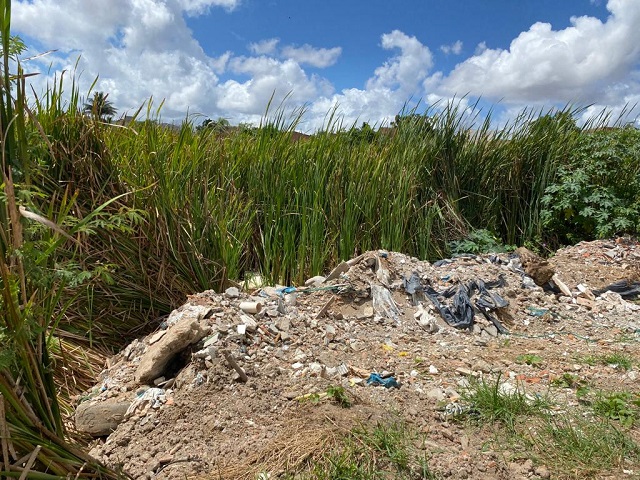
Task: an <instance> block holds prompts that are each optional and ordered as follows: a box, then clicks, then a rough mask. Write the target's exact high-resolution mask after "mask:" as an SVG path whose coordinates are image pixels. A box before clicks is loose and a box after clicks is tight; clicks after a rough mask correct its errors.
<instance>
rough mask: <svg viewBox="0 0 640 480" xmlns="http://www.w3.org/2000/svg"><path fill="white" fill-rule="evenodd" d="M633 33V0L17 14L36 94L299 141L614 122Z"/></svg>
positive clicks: (48, 8)
mask: <svg viewBox="0 0 640 480" xmlns="http://www.w3.org/2000/svg"><path fill="white" fill-rule="evenodd" d="M639 25H640V0H395V1H389V0H387V1H383V0H368V1H366V2H365V1H362V0H360V1H357V0H351V1H349V0H346V1H345V0H340V1H338V0H322V1H316V0H306V1H301V0H14V1H13V3H12V28H13V33H14V34H18V35H20V36H21V37H22V38H23V40H24V41H25V43H26V44H27V45H28V47H29V50H28V52H26V53H25V54H24V57H25V58H27V57H31V56H36V58H33V59H31V60H26V61H25V62H24V65H23V66H24V69H25V71H27V72H40V75H38V76H36V77H31V81H32V84H33V88H34V91H35V92H36V93H37V94H41V93H42V92H43V91H44V90H45V89H46V85H47V83H48V82H49V83H50V82H51V81H52V79H53V78H55V77H56V76H57V77H58V78H59V76H60V75H61V74H62V72H65V73H64V75H65V78H66V79H68V78H69V76H70V75H75V77H76V81H77V82H78V85H79V87H80V94H81V95H83V96H88V94H90V91H89V89H90V87H91V85H92V84H93V82H94V81H95V80H96V78H97V81H96V83H95V85H94V87H93V88H94V91H103V92H105V93H108V95H109V97H108V99H109V100H110V101H112V102H113V104H114V106H115V107H116V108H117V109H118V112H119V114H126V113H132V112H134V111H135V110H137V108H138V107H140V106H141V105H143V104H145V102H148V101H149V99H150V98H153V105H154V106H155V107H157V106H159V105H160V103H161V102H162V101H164V104H163V105H162V109H161V110H160V114H161V116H162V119H163V120H164V121H170V122H171V121H173V122H180V121H182V120H183V119H185V118H186V117H187V115H193V116H194V117H192V118H193V121H194V122H195V123H199V122H200V121H201V120H200V119H204V118H212V119H217V118H220V117H222V118H225V119H227V120H229V121H230V122H231V123H232V124H238V123H241V122H246V123H253V124H258V123H259V122H260V119H261V118H262V117H263V116H264V114H265V112H266V109H267V105H268V104H269V101H270V100H271V105H272V107H271V108H273V107H274V106H278V105H281V104H282V105H284V107H285V109H287V111H290V110H292V109H300V108H304V115H303V122H302V123H301V125H300V128H299V130H303V131H309V132H311V131H314V130H316V129H318V128H323V126H324V127H326V122H327V118H328V117H329V116H330V115H331V113H334V118H338V119H340V121H341V122H342V124H343V125H344V126H346V127H349V126H351V125H354V124H355V125H360V124H361V123H362V122H368V123H369V124H371V125H377V126H380V125H383V124H388V123H390V122H391V121H392V120H393V118H394V117H395V115H396V114H398V113H399V112H401V111H403V109H405V110H406V109H410V108H413V107H415V106H417V108H418V111H422V110H423V109H424V108H427V107H428V106H431V105H435V106H436V107H435V108H441V107H442V106H443V105H446V103H447V102H451V101H454V102H460V104H461V105H462V106H463V107H464V106H467V105H474V104H476V105H478V108H480V109H481V110H482V112H484V113H486V112H488V111H489V110H491V111H492V112H493V113H492V115H493V117H492V118H493V119H494V121H495V122H498V123H500V122H502V123H504V122H506V121H509V120H510V119H512V118H514V117H515V116H516V115H517V113H518V112H520V111H522V110H523V109H524V108H530V109H535V110H539V109H542V110H546V109H548V108H553V107H562V106H565V105H567V104H571V105H574V106H579V107H584V110H583V111H582V112H581V114H580V115H581V117H582V118H583V119H585V118H588V117H589V116H593V115H595V114H596V113H597V112H599V111H601V110H602V109H605V108H606V109H608V110H609V111H611V112H612V115H613V117H615V116H616V115H618V114H619V112H621V111H623V110H624V108H625V106H627V107H631V106H633V105H635V104H636V103H639V104H640V28H639V27H638V26H639ZM44 52H50V53H48V54H47V55H38V54H41V53H44ZM66 85H67V86H68V88H70V86H71V81H66ZM484 113H483V114H484ZM199 115H201V117H200V116H199ZM633 115H634V116H633V117H632V118H630V119H629V120H631V121H633V120H635V121H637V117H635V116H636V115H637V112H636V111H634V112H633ZM638 125H639V126H640V123H638Z"/></svg>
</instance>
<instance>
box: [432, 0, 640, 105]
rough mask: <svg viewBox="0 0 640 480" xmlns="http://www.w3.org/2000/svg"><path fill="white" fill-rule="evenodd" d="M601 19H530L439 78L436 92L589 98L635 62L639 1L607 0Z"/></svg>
mask: <svg viewBox="0 0 640 480" xmlns="http://www.w3.org/2000/svg"><path fill="white" fill-rule="evenodd" d="M607 8H608V9H609V11H610V12H611V15H610V16H609V18H608V19H607V21H606V22H604V23H603V22H601V21H600V20H598V19H596V18H594V17H586V16H584V17H573V18H571V26H570V27H568V28H565V29H563V30H553V29H552V28H551V25H550V24H548V23H535V24H534V25H532V26H531V27H530V28H529V30H527V31H526V32H522V33H521V34H520V35H519V36H518V37H517V38H515V39H514V40H513V41H512V42H511V45H510V47H509V49H508V50H502V49H488V48H486V49H484V50H482V51H480V52H479V53H477V54H476V55H474V56H472V57H470V58H468V59H467V60H465V61H464V62H462V63H460V64H459V65H457V66H456V68H455V69H454V70H453V71H452V72H451V73H450V74H449V75H446V76H443V77H442V78H441V80H440V85H439V93H442V94H449V95H451V94H458V95H461V94H465V93H470V94H471V95H474V96H483V97H485V98H490V99H494V100H499V99H504V101H505V102H507V103H518V102H526V103H530V102H533V103H537V102H549V101H557V102H572V101H573V102H592V101H598V100H599V99H601V98H603V97H604V96H606V90H607V88H612V86H614V85H616V84H617V83H618V82H621V81H622V80H623V79H624V78H625V77H626V76H627V75H628V74H629V73H630V72H631V71H633V70H634V69H637V68H638V63H639V62H640V29H639V28H637V26H638V25H640V2H638V1H637V0H609V2H608V4H607Z"/></svg>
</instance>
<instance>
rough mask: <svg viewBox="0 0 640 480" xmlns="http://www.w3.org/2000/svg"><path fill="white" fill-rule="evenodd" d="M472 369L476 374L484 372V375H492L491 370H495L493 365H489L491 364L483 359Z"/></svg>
mask: <svg viewBox="0 0 640 480" xmlns="http://www.w3.org/2000/svg"><path fill="white" fill-rule="evenodd" d="M471 368H472V369H473V370H474V371H476V372H482V373H490V372H491V370H493V368H492V367H491V365H489V363H487V362H485V361H484V360H482V359H481V358H480V359H478V360H477V361H476V362H475V363H474V364H473V366H472V367H471Z"/></svg>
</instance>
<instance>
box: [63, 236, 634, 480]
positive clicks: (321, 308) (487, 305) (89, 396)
mask: <svg viewBox="0 0 640 480" xmlns="http://www.w3.org/2000/svg"><path fill="white" fill-rule="evenodd" d="M575 256H577V258H579V259H580V260H581V262H580V265H582V264H586V263H589V262H591V261H593V265H592V266H595V267H594V268H598V269H600V270H601V271H606V275H604V276H602V275H600V276H589V277H586V276H581V275H580V273H579V269H580V265H578V264H577V263H578V262H576V258H574V257H575ZM600 256H601V257H600ZM556 260H557V263H556ZM563 262H566V263H563ZM598 262H604V263H598ZM570 263H571V264H572V265H574V266H573V267H571V268H568V267H567V265H569V264H570ZM638 265H640V248H638V247H637V244H636V243H634V242H629V243H625V244H622V243H615V242H614V243H607V242H591V243H582V244H579V245H577V246H574V247H571V248H570V249H565V250H564V251H559V252H558V255H557V256H556V257H554V258H552V259H550V260H549V261H547V260H544V259H542V258H540V257H538V256H537V255H536V254H534V253H532V252H530V251H528V250H526V249H523V248H521V249H518V250H516V252H514V253H511V254H490V255H466V256H459V257H456V258H452V259H445V260H441V261H438V262H435V263H433V264H430V263H428V262H425V261H420V260H418V259H416V258H412V257H409V256H406V255H403V254H400V253H395V252H387V251H382V250H380V251H371V252H366V253H364V254H362V255H360V256H358V257H356V258H353V259H351V260H349V261H346V262H342V263H340V264H339V265H338V266H337V267H336V268H334V269H333V270H332V271H331V272H330V273H329V274H328V275H327V276H326V277H322V276H317V277H313V278H310V279H309V280H308V281H307V282H305V285H303V286H285V285H275V286H266V285H259V279H255V278H254V279H253V280H252V283H249V282H248V283H247V284H245V285H239V286H237V287H230V288H228V289H227V290H226V291H225V292H224V293H221V294H218V293H215V292H213V291H206V292H202V293H199V294H196V295H193V296H191V297H189V298H188V300H187V302H186V303H185V304H184V305H183V306H181V307H180V308H178V309H177V310H175V311H173V312H172V313H171V314H170V315H169V316H168V317H167V318H166V319H164V320H163V321H162V323H161V324H160V326H159V328H158V330H157V331H156V332H155V333H153V334H151V335H148V336H147V337H145V338H141V339H137V340H134V341H133V342H132V343H131V344H129V345H128V346H127V347H126V348H125V349H124V350H123V351H122V352H120V353H119V354H118V355H116V356H115V357H113V358H112V359H110V360H109V362H108V365H107V366H106V368H105V369H104V371H103V372H101V374H100V376H99V378H98V379H97V382H96V386H95V387H94V388H93V389H92V390H90V391H88V392H85V394H84V395H82V396H80V397H79V398H78V403H77V409H76V414H75V422H76V428H77V430H78V431H79V432H81V433H83V434H87V435H91V436H93V437H95V438H96V440H95V441H94V443H93V449H92V451H91V453H92V455H94V456H95V457H96V458H98V459H99V460H101V461H103V462H105V463H107V464H109V465H112V466H118V467H120V468H123V469H124V471H127V472H129V473H130V474H132V475H133V476H135V477H136V478H182V477H181V475H184V474H185V473H188V474H193V473H198V472H199V473H205V472H209V471H212V470H213V469H214V468H216V466H218V467H219V466H220V465H224V464H227V463H228V462H229V461H230V457H234V458H242V457H243V456H246V455H247V451H248V450H252V449H256V448H259V447H260V446H264V445H267V444H268V442H269V440H270V439H271V438H272V436H273V432H275V431H276V430H277V429H278V426H280V425H283V424H284V423H285V422H286V420H287V417H288V416H290V415H295V412H296V409H297V408H298V406H299V405H300V404H301V403H304V401H305V399H309V398H312V396H313V395H315V397H313V398H316V399H317V398H318V393H321V392H324V391H325V390H326V388H327V385H340V386H342V387H343V388H345V389H346V390H347V391H349V392H352V394H353V396H354V397H356V398H359V399H360V401H361V402H362V403H363V404H367V405H387V404H389V405H391V404H393V405H396V406H397V407H399V408H400V409H401V410H402V409H405V410H406V412H407V415H408V416H409V417H410V418H413V419H414V420H415V421H416V422H426V423H425V424H424V425H423V426H422V427H423V428H427V427H428V425H427V423H428V418H427V417H425V416H424V415H423V414H422V413H421V412H422V411H423V410H424V408H423V405H425V404H426V403H429V402H432V401H433V402H436V403H437V405H438V406H440V407H443V408H446V406H447V405H449V404H452V403H455V401H456V400H457V399H458V398H459V394H458V392H457V390H458V389H459V388H461V387H460V381H461V380H463V379H464V378H465V377H467V376H469V375H474V376H475V375H482V374H488V373H490V372H492V371H496V370H500V369H502V370H504V369H505V368H507V369H508V368H510V365H508V364H507V365H505V364H499V359H496V358H497V357H495V355H494V353H493V352H494V347H495V345H496V344H497V342H499V341H500V339H504V338H510V337H511V336H517V337H518V338H526V337H530V338H545V339H547V341H553V340H554V339H555V340H557V338H559V337H560V336H561V335H563V333H567V332H573V333H574V334H575V335H576V336H579V337H581V336H582V337H586V338H590V339H593V340H594V341H596V340H597V339H598V336H599V335H601V334H602V333H603V332H605V331H607V330H609V329H611V328H612V327H615V328H616V329H617V330H623V331H626V332H630V334H637V332H640V320H639V319H640V315H639V314H638V310H640V305H638V304H637V303H634V300H637V298H638V296H639V295H640V283H639V282H638V278H637V272H638ZM607 282H609V283H607ZM492 345H493V346H492ZM485 356H486V357H487V358H489V357H491V359H493V360H492V361H491V362H490V361H488V360H484V359H483V358H484V357H485ZM492 362H493V364H492ZM452 468H453V467H452Z"/></svg>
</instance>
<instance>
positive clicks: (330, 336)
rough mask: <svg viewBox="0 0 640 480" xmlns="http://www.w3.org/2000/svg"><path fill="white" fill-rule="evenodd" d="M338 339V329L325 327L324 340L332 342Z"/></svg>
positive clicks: (331, 326)
mask: <svg viewBox="0 0 640 480" xmlns="http://www.w3.org/2000/svg"><path fill="white" fill-rule="evenodd" d="M335 338H336V327H334V326H333V325H325V327H324V339H325V342H331V341H333V340H334V339H335Z"/></svg>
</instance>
